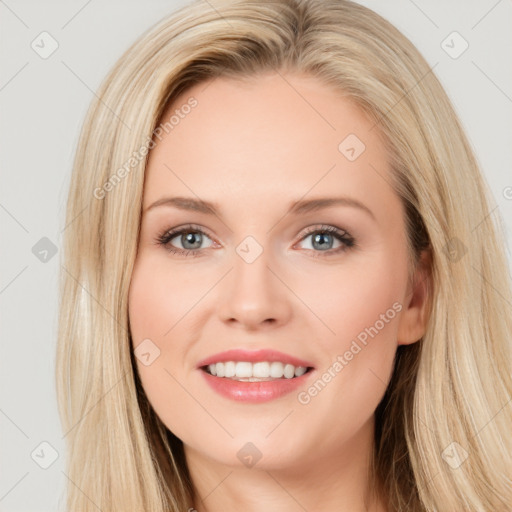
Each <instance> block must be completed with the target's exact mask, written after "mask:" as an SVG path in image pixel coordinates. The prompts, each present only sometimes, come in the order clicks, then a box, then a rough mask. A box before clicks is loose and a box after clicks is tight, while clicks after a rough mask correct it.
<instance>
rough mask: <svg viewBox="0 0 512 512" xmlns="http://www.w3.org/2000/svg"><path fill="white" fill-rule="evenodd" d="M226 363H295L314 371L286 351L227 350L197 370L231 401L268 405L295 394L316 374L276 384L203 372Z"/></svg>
mask: <svg viewBox="0 0 512 512" xmlns="http://www.w3.org/2000/svg"><path fill="white" fill-rule="evenodd" d="M225 361H247V362H251V363H256V362H258V361H268V362H273V361H280V362H282V363H284V364H292V365H293V366H295V367H297V366H305V367H309V368H312V366H313V365H312V364H311V363H309V362H308V361H304V360H302V359H298V358H296V357H293V356H289V355H287V354H283V353H282V352H277V351H275V350H266V349H263V350H257V351H247V350H227V351H225V352H220V353H218V354H215V355H213V356H210V357H208V358H206V359H203V360H202V361H200V362H199V363H198V365H197V368H198V369H200V370H201V374H202V375H203V378H204V379H205V380H206V382H207V384H208V385H209V386H210V387H211V388H212V389H213V390H214V391H215V392H217V393H219V394H220V395H221V396H224V397H226V398H229V399H231V400H236V401H239V402H250V403H260V402H266V401H269V400H274V399H276V398H279V397H281V396H283V395H286V394H288V393H291V392H292V391H294V390H296V389H297V388H299V387H300V386H302V385H304V383H305V381H306V380H307V379H309V377H310V375H311V373H312V371H308V372H306V373H305V374H304V375H301V376H300V377H294V378H292V379H286V378H281V379H276V380H272V381H261V382H245V381H237V380H233V379H228V378H225V377H216V376H214V375H210V374H209V373H207V372H206V371H204V370H203V367H205V366H208V365H210V364H214V363H219V362H225Z"/></svg>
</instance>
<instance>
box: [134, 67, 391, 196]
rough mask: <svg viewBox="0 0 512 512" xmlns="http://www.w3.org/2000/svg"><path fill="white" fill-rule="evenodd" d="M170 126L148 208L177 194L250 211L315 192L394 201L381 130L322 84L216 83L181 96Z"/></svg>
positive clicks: (159, 149) (151, 180) (261, 78)
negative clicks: (159, 200)
mask: <svg viewBox="0 0 512 512" xmlns="http://www.w3.org/2000/svg"><path fill="white" fill-rule="evenodd" d="M190 105H194V106H193V107H190ZM171 117H172V122H168V121H169V120H170V119H171ZM166 122H168V124H167V127H166V129H165V130H161V137H160V138H161V140H158V139H155V140H156V142H157V145H156V147H154V149H153V150H151V152H150V157H149V161H148V166H147V169H146V183H145V191H144V206H147V205H148V204H150V203H151V202H154V201H156V200H158V199H160V198H161V197H163V196H164V195H169V194H172V195H176V196H177V195H180V196H198V197H200V198H202V199H205V200H210V199H211V200H212V201H214V202H216V201H217V200H219V199H222V200H223V201H228V200H231V201H232V202H238V204H245V205H247V206H249V205H250V204H253V205H256V204H258V202H259V204H261V201H262V200H263V201H265V202H267V203H268V204H273V203H275V202H282V201H283V198H284V197H285V196H286V197H288V196H289V198H290V199H292V198H293V199H299V198H301V197H303V196H305V195H306V194H307V195H308V196H319V195H326V194H328V195H331V196H332V195H333V194H336V193H340V194H341V193H343V194H351V195H353V196H358V198H359V199H364V198H366V199H367V201H369V202H372V201H376V200H377V199H378V198H379V197H380V199H384V200H386V194H393V191H392V190H391V188H390V186H389V182H390V180H389V179H387V177H386V176H387V174H388V173H389V169H388V158H387V154H386V151H385V147H384V144H383V142H382V140H381V138H380V134H379V132H378V130H377V129H374V128H373V124H372V122H371V121H370V120H369V119H367V118H366V116H365V115H364V113H363V112H362V111H361V110H360V109H359V108H358V107H357V106H356V105H355V104H354V103H353V102H351V101H349V100H348V99H346V98H344V97H343V94H342V92H341V91H336V90H334V89H333V88H332V87H329V86H327V85H325V84H323V83H322V82H320V81H319V80H318V79H316V78H313V77H308V76H303V75H302V76H299V75H290V74H277V73H268V74H262V75H258V76H255V77H251V78H250V79H244V80H235V79H231V78H224V77H219V78H215V79H212V80H209V81H208V82H202V83H199V84H196V85H195V86H194V87H192V88H190V89H188V90H187V91H185V92H183V93H182V94H181V95H180V96H179V97H177V98H176V99H175V100H174V101H173V103H172V104H171V105H170V106H169V108H168V109H167V112H166V113H165V114H164V116H163V118H162V125H163V124H165V123H166ZM164 128H165V126H164ZM388 199H389V198H388Z"/></svg>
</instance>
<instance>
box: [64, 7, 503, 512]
mask: <svg viewBox="0 0 512 512" xmlns="http://www.w3.org/2000/svg"><path fill="white" fill-rule="evenodd" d="M264 71H274V72H278V73H284V72H287V71H290V72H294V73H301V74H307V75H310V76H313V77H316V78H318V79H319V80H321V81H322V82H323V83H325V84H328V85H330V86H332V87H334V88H336V90H338V91H340V95H343V96H344V97H346V98H347V99H349V100H351V101H353V102H355V104H357V105H358V106H359V107H360V108H361V110H362V111H363V112H365V113H366V114H367V115H368V116H369V118H370V119H371V120H373V122H374V126H375V128H376V129H378V130H379V132H380V133H381V134H382V136H383V138H384V140H385V143H386V147H387V150H388V152H389V155H390V159H391V163H392V180H393V181H392V185H393V187H394V188H395V190H396V192H397V194H398V195H399V196H400V198H401V199H402V201H403V203H404V205H405V208H406V210H405V211H406V225H407V232H408V240H409V245H410V254H411V275H412V270H413V269H414V268H415V266H416V265H417V264H419V262H420V254H422V252H423V251H427V252H428V253H429V254H430V262H429V272H430V276H431V278H432V286H431V287H430V288H429V294H430V300H431V306H430V309H429V313H430V316H429V321H428V326H427V327H428V328H427V331H426V334H425V336H424V337H423V338H422V339H421V340H420V341H418V342H417V343H414V344H412V345H410V346H399V348H398V350H397V354H396V364H395V368H394V373H393V375H392V379H391V382H390V383H389V386H388V389H387V391H386V394H385V396H384V398H383V400H382V402H381V404H380V405H379V407H378V408H377V411H376V431H375V449H374V457H373V460H372V465H371V475H370V476H371V481H372V482H375V485H377V484H381V485H382V492H383V495H384V496H386V497H387V499H388V503H387V504H388V509H389V510H390V511H391V510H392V511H405V510H407V511H443V510H446V511H450V512H452V511H455V510H465V511H468V512H469V511H475V512H476V511H480V512H481V511H484V510H485V511H491V510H492V511H500V510H505V509H506V507H507V504H508V505H509V506H510V504H511V503H512V484H511V475H512V471H511V461H510V459H511V457H510V454H511V453H512V436H511V435H510V428H511V425H512V407H511V404H510V400H511V398H510V397H511V394H512V382H511V374H510V368H511V366H512V365H511V349H510V333H511V332H512V325H511V324H512V322H511V314H510V304H511V303H512V297H511V284H510V276H509V274H508V268H507V259H506V256H505V251H504V235H503V226H502V224H501V223H500V222H501V220H500V219H499V218H497V217H496V216H494V215H491V210H490V206H489V205H490V203H491V202H492V196H491V194H490V192H489V190H488V187H487V184H486V183H485V181H484V180H483V178H482V176H481V173H480V171H479V168H478V164H477V162H476V159H475V156H474V155H473V151H472V149H471V147H470V145H469V143H468V140H467V138H466V136H465V134H464V131H463V129H462V127H461V125H460V123H459V121H458V119H457V116H456V114H455V112H454V110H453V108H452V106H451V104H450V101H449V99H448V97H447V95H446V93H445V92H444V90H443V88H442V86H441V85H440V83H439V81H438V79H437V78H436V76H435V75H434V73H433V71H432V69H431V68H430V67H429V65H428V64H427V62H426V61H425V59H424V58H423V57H422V56H421V55H420V54H419V52H418V51H417V49H416V48H415V47H414V46H413V44H412V43H411V42H410V41H409V40H408V39H407V38H406V37H405V36H403V35H402V34H401V33H400V32H399V31H398V30H397V29H396V28H395V27H393V26H392V25H391V24H390V23H389V22H387V21H386V20H385V19H383V18H382V17H380V16H379V15H377V14H376V13H375V12H373V11H371V10H369V9H367V8H365V7H363V6H361V5H358V4H355V3H352V2H350V1H347V0H309V1H301V0H274V1H270V0H264V1H258V2H253V1H239V0H234V1H225V0H222V1H217V2H216V3H215V9H213V8H212V7H210V6H209V5H208V3H205V2H202V1H196V2H194V3H193V4H190V5H188V6H186V7H184V8H182V9H180V10H179V11H177V12H175V13H174V14H173V15H172V16H170V17H169V18H167V19H164V20H163V21H161V22H159V23H158V24H157V25H155V26H154V27H152V28H151V29H150V30H148V31H147V32H146V33H145V34H143V35H142V36H141V37H140V38H139V39H138V40H137V41H136V42H135V43H134V44H133V45H132V46H131V48H129V49H128V50H127V51H126V52H125V54H124V55H123V56H122V57H121V58H120V59H119V61H118V62H117V63H116V65H115V66H114V67H113V69H112V70H111V72H110V73H109V75H108V77H107V78H106V80H105V81H104V83H103V84H102V85H101V87H100V90H99V91H98V95H97V99H95V100H94V101H93V103H92V104H91V106H90V109H89V111H88V114H87V116H86V119H85V122H84V126H83V130H82V133H81V136H80V140H79V144H78V148H77V152H76V159H75V162H74V168H73V174H72V178H71V184H70V191H69V197H68V204H67V212H66V226H67V227H66V229H65V232H64V240H63V253H64V256H63V260H62V268H63V270H62V275H61V304H60V316H59V338H58V348H57V361H56V363H57V371H56V385H57V393H58V400H59V413H60V415H61V421H62V425H63V429H64V432H65V438H66V441H67V443H68V444H67V447H68V459H67V468H68V478H69V480H70V482H69V484H68V492H67V507H68V510H80V511H82V512H87V511H96V510H97V508H98V507H99V508H101V510H103V511H104V512H107V511H122V512H126V511H128V510H130V511H131V510H137V511H142V510H144V511H147V512H149V511H152V512H164V511H169V510H172V511H184V510H187V509H189V508H190V507H193V504H194V499H196V497H195V496H194V491H193V487H192V484H191V479H190V475H189V473H188V470H187V466H186V462H185V458H184V454H183V447H182V443H181V441H180V440H179V439H177V438H176V437H175V436H174V435H173V434H172V433H171V432H170V431H169V430H168V429H167V428H166V427H165V425H163V424H162V422H161V421H160V420H159V418H158V417H157V416H156V414H155V413H154V411H153V410H152V408H151V407H150V405H149V403H148V400H147V398H146V396H145V394H144V391H143V389H142V386H141V384H140V380H139V378H138V374H137V370H136V365H135V362H134V356H133V350H132V349H131V339H130V324H129V318H128V304H127V297H128V289H129V285H130V278H131V273H132V269H133V264H134V261H135V257H136V252H137V243H138V234H139V225H140V218H141V205H142V194H143V182H144V173H145V166H146V160H147V157H146V153H147V149H148V148H151V147H152V146H153V145H154V144H153V136H154V130H155V128H157V126H158V124H159V123H160V121H161V118H162V115H163V113H164V112H165V111H166V109H167V107H168V106H169V104H170V102H171V101H172V100H173V98H175V97H176V96H177V95H178V94H180V93H182V92H184V91H186V90H187V88H189V87H190V86H192V85H194V84H196V83H199V82H201V81H204V80H207V79H209V78H212V77H218V76H226V77H233V78H236V77H238V78H244V77H252V76H255V75H256V74H257V73H259V72H264ZM144 147H145V148H146V149H144ZM122 169H124V171H122ZM498 220H499V221H500V222H498ZM454 442H455V443H457V445H452V443H454ZM453 446H455V447H456V449H457V450H458V454H459V455H458V456H456V455H454V452H453ZM446 450H448V451H446ZM462 450H464V451H462ZM466 453H467V458H466V459H465V460H463V459H464V458H465V456H466ZM447 454H448V455H447ZM454 457H455V458H456V459H457V457H458V459H459V462H461V461H462V460H463V462H462V463H461V464H460V465H458V467H455V466H456V465H455V464H453V463H452V464H450V463H449V462H450V461H451V460H454ZM445 460H446V462H445Z"/></svg>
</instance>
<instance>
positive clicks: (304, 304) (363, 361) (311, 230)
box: [129, 74, 424, 469]
mask: <svg viewBox="0 0 512 512" xmlns="http://www.w3.org/2000/svg"><path fill="white" fill-rule="evenodd" d="M187 105H188V107H187ZM176 111H177V112H176ZM173 115H174V117H173V118H172V120H171V122H170V124H168V125H167V133H166V130H165V129H164V130H162V129H160V130H159V131H157V133H158V136H159V138H160V139H161V140H158V138H157V139H156V140H157V145H156V147H154V149H153V150H152V151H151V153H150V158H149V162H148V166H147V170H146V181H145V188H144V198H143V217H142V223H141V232H140V243H139V247H138V254H137V259H136V262H135V268H134V271H133V275H132V281H131V286H130V294H129V316H130V325H131V334H132V339H133V345H134V346H133V348H134V349H136V352H135V353H136V355H137V359H136V361H137V366H138V371H139V373H140V377H141V380H142V385H143V387H144V390H145V393H146V395H147V397H148V399H149V401H150V403H151V405H152V407H153V408H154V410H155V411H156V413H157V415H158V416H159V417H160V419H161V420H162V421H163V423H164V424H165V425H166V426H167V428H168V429H169V430H171V431H172V432H173V433H174V434H175V435H176V436H177V437H179V438H180V439H181V440H182V441H183V442H184V444H185V449H186V453H187V455H188V456H189V457H191V458H193V457H195V458H201V457H202V458H204V459H208V460H209V461H214V462H217V463H221V464H226V465H232V466H242V465H243V464H245V465H246V466H248V467H251V465H252V464H254V463H256V462H257V464H258V467H260V468H274V469H276V468H286V467H301V466H302V467H304V466H303V465H304V464H317V463H318V461H321V460H327V459H328V458H329V457H332V456H336V457H337V458H338V460H339V461H349V460H350V457H351V456H352V455H351V454H355V453H357V452H359V453H360V452H361V450H363V451H364V447H365V446H368V445H369V443H370V441H371V439H372V432H373V431H372V427H373V413H374V411H375V408H376V407H377V405H378V403H379V402H380V400H381V398H382V397H383V394H384V391H385V389H386V386H387V384H388V382H389V379H390V376H391V372H392V368H393V359H394V355H395V351H396V349H397V345H399V344H406V343H413V342H415V341H417V340H418V339H419V338H420V337H421V336H422V335H423V333H424V330H423V329H424V322H423V321H422V319H423V316H422V313H421V311H422V303H421V293H420V292H419V291H418V290H415V288H412V287H411V286H410V284H409V283H408V280H407V271H408V268H407V248H406V247H407V245H406V232H405V223H404V210H403V207H402V203H401V201H400V199H399V198H398V197H397V195H396V194H395V193H394V191H393V189H392V188H391V186H390V182H391V180H390V167H389V165H388V158H387V154H386V151H385V149H384V146H383V143H382V141H381V140H380V139H379V135H378V130H377V128H376V127H375V128H373V129H372V123H371V122H370V121H369V120H367V119H366V118H365V117H364V116H363V114H362V113H361V111H360V110H359V109H357V108H356V107H355V106H353V105H352V104H351V103H349V102H348V101H347V100H346V99H344V98H343V97H342V96H341V94H339V93H336V92H335V91H333V90H332V89H330V88H328V87H327V86H325V85H323V84H322V83H321V82H319V81H317V80H316V79H313V78H309V77H304V76H298V75H290V74H287V75H284V76H280V75H278V74H265V75H259V76H258V77H255V78H253V79H251V80H250V81H247V82H243V83H242V82H240V81H234V80H231V79H224V78H217V79H215V80H213V81H210V82H206V83H201V84H199V85H196V86H195V87H193V88H192V89H189V90H188V91H186V92H185V93H182V95H181V96H180V97H179V98H178V99H176V101H175V102H174V104H173V105H172V107H171V108H170V109H169V110H168V112H167V113H166V115H165V117H164V121H163V122H164V123H165V122H166V121H168V120H169V118H171V116H173ZM173 198H174V199H173ZM175 198H181V199H179V200H177V199H175ZM327 199H329V201H327ZM205 203H208V204H205ZM178 229H183V232H182V233H171V234H169V233H170V232H171V231H174V230H178ZM174 251H175V252H174ZM233 350H234V351H241V352H232V353H229V354H222V353H223V352H225V351H233ZM258 351H267V352H258ZM219 354H220V355H219ZM208 363H211V365H212V366H211V367H209V368H212V372H213V373H215V372H217V375H216V376H214V375H211V374H207V372H206V371H205V365H206V364H208ZM216 363H221V364H216ZM222 363H226V364H222ZM237 363H240V364H237ZM271 363H274V364H271ZM281 363H283V364H281ZM302 367H304V368H302ZM305 368H310V369H309V370H308V371H307V372H306V373H304V374H302V373H303V372H304V370H305ZM226 372H227V375H230V376H228V377H226V376H221V375H226ZM233 372H237V373H235V375H234V376H233ZM269 372H271V373H270V375H271V376H270V377H265V375H269ZM274 372H277V373H274ZM283 372H284V373H285V375H284V376H283V377H281V378H277V376H278V375H282V373H283ZM301 374H302V375H301ZM250 375H252V376H253V377H252V378H258V379H260V380H258V381H253V382H251V381H247V378H250V377H243V376H250ZM292 375H297V376H296V377H291V376H292ZM254 376H256V377H254ZM272 376H276V377H275V378H272ZM237 379H245V380H237ZM340 457H341V458H340Z"/></svg>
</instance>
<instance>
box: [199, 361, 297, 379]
mask: <svg viewBox="0 0 512 512" xmlns="http://www.w3.org/2000/svg"><path fill="white" fill-rule="evenodd" d="M207 371H208V373H210V374H211V375H216V376H217V377H227V378H229V379H234V380H247V381H249V382H257V381H259V380H260V379H266V380H272V379H282V378H283V377H284V378H285V379H292V378H293V377H300V376H301V375H304V374H305V373H306V371H307V368H306V367H305V366H297V367H295V366H293V365H292V364H284V363H281V362H278V361H273V362H267V361H262V362H258V363H249V362H246V361H226V362H223V363H215V364H210V365H208V370H207Z"/></svg>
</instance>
